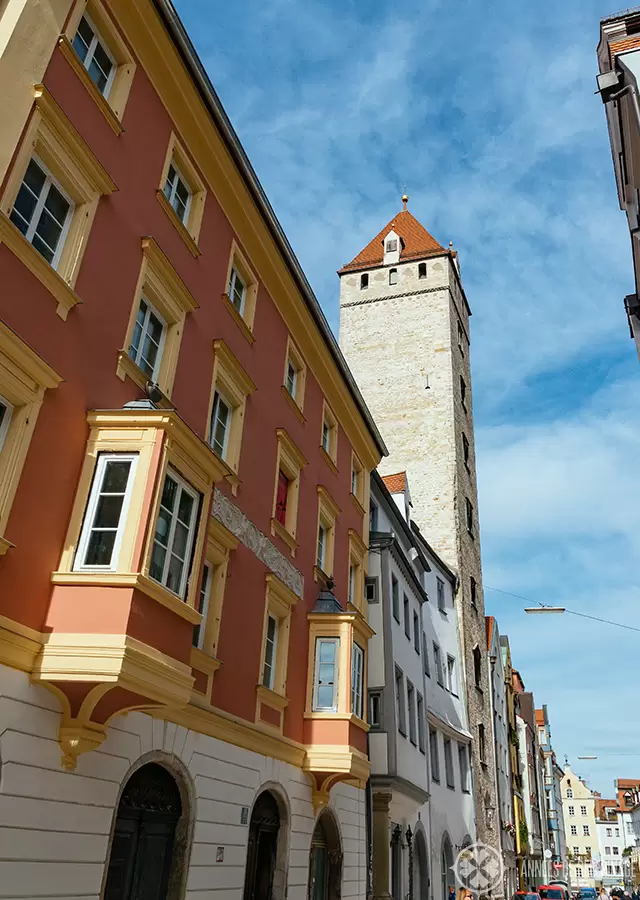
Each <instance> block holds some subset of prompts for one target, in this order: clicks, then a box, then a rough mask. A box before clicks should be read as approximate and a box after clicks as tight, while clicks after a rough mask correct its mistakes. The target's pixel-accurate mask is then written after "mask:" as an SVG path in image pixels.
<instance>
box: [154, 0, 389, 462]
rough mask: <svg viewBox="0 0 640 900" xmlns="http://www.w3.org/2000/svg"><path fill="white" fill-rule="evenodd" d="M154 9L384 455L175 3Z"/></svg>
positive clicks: (162, 2)
mask: <svg viewBox="0 0 640 900" xmlns="http://www.w3.org/2000/svg"><path fill="white" fill-rule="evenodd" d="M153 2H154V4H155V6H156V9H157V10H158V12H159V13H160V16H161V17H162V20H163V22H164V23H165V26H166V28H167V31H168V32H169V35H170V36H171V38H172V40H173V42H174V43H175V45H176V47H177V49H178V52H179V53H180V55H181V57H182V59H183V61H184V63H185V65H186V66H187V69H188V70H189V72H190V74H191V77H192V78H193V80H194V83H195V85H196V87H197V89H198V91H199V92H200V95H201V97H202V99H203V101H204V103H205V106H206V107H207V108H208V110H209V112H210V113H211V117H212V118H213V120H214V122H215V125H216V127H217V128H218V130H219V131H220V134H221V136H222V138H223V140H224V142H225V144H226V146H227V149H228V150H229V152H230V154H231V156H232V157H233V160H234V162H235V164H236V165H237V167H238V169H239V170H240V172H241V174H242V176H243V178H244V180H245V182H246V184H247V187H248V188H249V191H250V193H251V194H252V196H253V198H254V200H255V202H256V205H257V207H258V209H259V210H260V212H261V213H262V215H263V217H264V219H265V222H266V224H267V226H268V228H269V230H270V231H271V234H272V236H273V239H274V240H275V242H276V244H277V246H278V249H279V250H280V252H281V253H282V255H283V257H284V259H285V262H286V263H287V265H288V267H289V270H290V272H291V274H292V276H293V278H294V280H295V281H296V283H297V285H298V288H299V289H300V292H301V294H302V296H303V298H304V300H305V301H306V303H307V306H308V308H309V311H310V312H311V315H312V316H313V318H314V320H315V322H316V325H317V326H318V328H319V330H320V333H321V335H322V337H323V338H324V340H325V342H326V344H327V347H328V349H329V352H330V353H331V355H332V357H333V359H334V361H335V363H336V365H337V367H338V369H339V370H340V374H341V375H342V376H343V378H344V379H345V381H346V383H347V387H348V388H349V391H350V393H351V396H352V397H353V400H354V402H355V404H356V406H357V408H358V411H359V412H360V414H361V415H362V418H363V419H364V421H365V423H366V425H367V428H368V430H369V433H370V435H371V437H372V438H373V440H374V443H375V445H376V447H377V449H378V451H379V452H380V454H381V455H382V456H388V455H389V451H388V450H387V447H386V445H385V443H384V441H383V439H382V435H381V434H380V432H379V431H378V428H377V426H376V424H375V422H374V420H373V416H372V415H371V413H370V412H369V409H368V408H367V405H366V403H365V402H364V398H363V397H362V394H361V393H360V389H359V388H358V385H357V384H356V381H355V379H354V377H353V375H352V374H351V371H350V369H349V367H348V365H347V362H346V360H345V358H344V356H343V355H342V351H341V350H340V347H339V346H338V342H337V341H336V339H335V336H334V334H333V332H332V331H331V328H330V327H329V323H328V322H327V320H326V318H325V315H324V313H323V312H322V308H321V306H320V304H319V303H318V300H317V298H316V296H315V294H314V293H313V290H312V288H311V285H310V284H309V282H308V281H307V277H306V275H305V274H304V272H303V271H302V267H301V265H300V263H299V262H298V259H297V257H296V255H295V253H294V252H293V249H292V247H291V245H290V244H289V240H288V238H287V236H286V235H285V233H284V231H283V229H282V226H281V225H280V223H279V221H278V219H277V217H276V214H275V212H274V211H273V208H272V206H271V204H270V202H269V200H268V198H267V195H266V194H265V192H264V189H263V187H262V185H261V184H260V181H259V179H258V176H257V175H256V173H255V171H254V169H253V166H252V165H251V163H250V162H249V158H248V156H247V154H246V153H245V151H244V148H243V146H242V144H241V143H240V139H239V138H238V135H237V134H236V132H235V130H234V128H233V125H232V124H231V121H230V119H229V117H228V116H227V114H226V112H225V110H224V107H223V106H222V103H221V102H220V98H219V97H218V95H217V93H216V91H215V88H214V87H213V85H212V83H211V80H210V79H209V76H208V75H207V73H206V70H205V68H204V66H203V65H202V63H201V62H200V58H199V57H198V54H197V53H196V51H195V48H194V46H193V44H192V43H191V39H190V38H189V35H188V34H187V32H186V29H185V27H184V25H183V24H182V22H181V20H180V17H179V16H178V13H177V12H176V10H175V7H174V5H173V3H172V2H171V0H153Z"/></svg>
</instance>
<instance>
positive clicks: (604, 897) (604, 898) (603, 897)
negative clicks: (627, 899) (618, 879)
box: [599, 885, 611, 900]
mask: <svg viewBox="0 0 640 900" xmlns="http://www.w3.org/2000/svg"><path fill="white" fill-rule="evenodd" d="M599 898H600V900H611V897H610V895H609V892H608V891H607V890H606V888H605V886H604V885H602V887H601V888H600V894H599Z"/></svg>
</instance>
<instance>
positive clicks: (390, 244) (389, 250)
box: [387, 238, 398, 253]
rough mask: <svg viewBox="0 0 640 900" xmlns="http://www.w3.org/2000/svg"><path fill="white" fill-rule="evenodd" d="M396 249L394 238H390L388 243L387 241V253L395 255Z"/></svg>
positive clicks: (396, 244) (396, 242) (396, 243)
mask: <svg viewBox="0 0 640 900" xmlns="http://www.w3.org/2000/svg"><path fill="white" fill-rule="evenodd" d="M397 249H398V241H397V240H396V239H395V238H392V239H391V240H390V241H387V253H395V252H396V250H397Z"/></svg>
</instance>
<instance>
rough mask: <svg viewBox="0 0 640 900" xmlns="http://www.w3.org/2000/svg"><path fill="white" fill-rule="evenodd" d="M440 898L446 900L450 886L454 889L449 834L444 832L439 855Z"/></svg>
mask: <svg viewBox="0 0 640 900" xmlns="http://www.w3.org/2000/svg"><path fill="white" fill-rule="evenodd" d="M441 869H442V871H441V878H442V900H447V898H448V897H449V891H450V889H451V888H453V889H454V890H455V878H454V874H453V849H452V847H451V841H450V840H449V836H448V835H446V834H445V836H444V838H443V839H442V855H441Z"/></svg>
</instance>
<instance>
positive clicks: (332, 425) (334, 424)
mask: <svg viewBox="0 0 640 900" xmlns="http://www.w3.org/2000/svg"><path fill="white" fill-rule="evenodd" d="M325 424H326V425H327V427H328V431H329V442H328V449H327V448H325V446H324V427H325ZM320 451H321V453H322V455H323V457H324V459H325V462H327V463H328V464H329V467H330V468H331V469H332V470H333V471H334V472H337V471H338V420H337V418H336V416H335V414H334V412H333V410H332V409H331V407H330V406H329V404H328V403H327V401H326V400H324V399H323V401H322V424H321V427H320Z"/></svg>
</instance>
